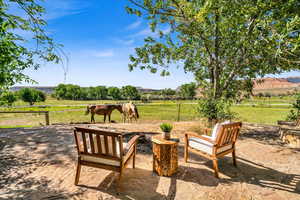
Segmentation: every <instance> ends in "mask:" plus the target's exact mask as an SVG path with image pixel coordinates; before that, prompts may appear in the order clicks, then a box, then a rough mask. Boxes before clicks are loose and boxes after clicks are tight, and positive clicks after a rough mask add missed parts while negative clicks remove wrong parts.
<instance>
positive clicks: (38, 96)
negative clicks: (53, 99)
mask: <svg viewBox="0 0 300 200" xmlns="http://www.w3.org/2000/svg"><path fill="white" fill-rule="evenodd" d="M18 93H19V96H20V98H21V99H22V100H23V101H24V102H28V103H29V105H33V104H34V103H35V102H43V101H45V100H46V94H45V93H43V92H42V91H40V90H36V89H33V88H22V89H21V90H20V91H19V92H18Z"/></svg>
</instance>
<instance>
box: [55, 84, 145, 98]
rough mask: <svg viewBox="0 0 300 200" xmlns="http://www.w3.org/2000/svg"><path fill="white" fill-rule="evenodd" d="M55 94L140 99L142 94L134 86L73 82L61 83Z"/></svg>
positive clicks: (64, 96) (58, 96)
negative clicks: (89, 84) (91, 84)
mask: <svg viewBox="0 0 300 200" xmlns="http://www.w3.org/2000/svg"><path fill="white" fill-rule="evenodd" d="M53 96H54V97H55V98H57V99H65V100H106V99H110V100H122V99H126V100H140V98H141V94H140V92H139V91H138V89H137V88H136V87H134V86H131V85H127V86H124V87H122V88H121V89H120V88H117V87H106V86H96V87H88V88H86V87H80V86H78V85H73V84H59V85H58V86H57V87H56V88H55V92H54V94H53Z"/></svg>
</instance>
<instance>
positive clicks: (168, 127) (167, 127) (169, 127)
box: [160, 123, 173, 133]
mask: <svg viewBox="0 0 300 200" xmlns="http://www.w3.org/2000/svg"><path fill="white" fill-rule="evenodd" d="M160 129H161V130H162V131H163V132H165V133H170V132H171V130H172V129H173V126H172V124H168V123H162V124H161V125H160Z"/></svg>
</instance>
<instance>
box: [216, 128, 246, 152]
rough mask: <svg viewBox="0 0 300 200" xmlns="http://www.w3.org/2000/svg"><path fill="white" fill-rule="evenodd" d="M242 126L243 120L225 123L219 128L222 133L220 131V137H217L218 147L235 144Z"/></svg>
mask: <svg viewBox="0 0 300 200" xmlns="http://www.w3.org/2000/svg"><path fill="white" fill-rule="evenodd" d="M241 127H242V123H241V122H233V123H230V124H223V125H222V126H221V128H220V129H219V131H220V133H218V137H217V139H216V141H217V147H223V146H227V145H230V144H235V142H236V140H237V137H238V135H239V132H240V129H241Z"/></svg>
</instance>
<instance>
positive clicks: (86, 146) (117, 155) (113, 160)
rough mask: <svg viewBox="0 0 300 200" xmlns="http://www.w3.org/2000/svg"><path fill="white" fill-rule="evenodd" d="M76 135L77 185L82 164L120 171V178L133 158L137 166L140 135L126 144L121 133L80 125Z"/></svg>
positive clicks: (76, 128) (75, 132) (133, 164)
mask: <svg viewBox="0 0 300 200" xmlns="http://www.w3.org/2000/svg"><path fill="white" fill-rule="evenodd" d="M74 136H75V142H76V146H77V152H78V162H77V171H76V177H75V185H78V182H79V176H80V170H81V166H82V165H85V166H90V167H96V168H102V169H107V170H112V171H116V172H119V173H120V175H119V180H120V179H121V176H122V172H123V169H124V168H125V167H126V165H127V164H128V163H129V162H128V161H129V160H130V159H131V158H132V167H133V168H135V156H136V145H137V140H138V138H139V136H134V137H133V138H132V139H131V140H130V141H129V142H128V143H127V144H126V143H123V136H122V134H121V133H117V132H109V131H102V130H95V129H90V128H79V127H75V130H74Z"/></svg>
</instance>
